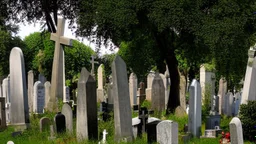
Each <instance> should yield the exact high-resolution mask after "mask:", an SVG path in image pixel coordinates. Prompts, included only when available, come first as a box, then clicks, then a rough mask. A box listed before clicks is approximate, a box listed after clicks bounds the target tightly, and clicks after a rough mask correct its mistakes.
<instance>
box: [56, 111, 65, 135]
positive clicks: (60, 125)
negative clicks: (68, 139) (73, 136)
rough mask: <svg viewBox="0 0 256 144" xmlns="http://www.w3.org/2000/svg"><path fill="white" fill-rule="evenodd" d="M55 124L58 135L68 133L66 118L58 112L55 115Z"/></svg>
mask: <svg viewBox="0 0 256 144" xmlns="http://www.w3.org/2000/svg"><path fill="white" fill-rule="evenodd" d="M54 122H55V126H56V132H57V133H64V132H66V118H65V116H64V115H63V114H62V113H61V112H58V113H57V114H56V115H55V117H54Z"/></svg>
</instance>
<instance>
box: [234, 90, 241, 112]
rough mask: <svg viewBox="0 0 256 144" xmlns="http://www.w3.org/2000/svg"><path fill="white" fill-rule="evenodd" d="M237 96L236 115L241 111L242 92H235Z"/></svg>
mask: <svg viewBox="0 0 256 144" xmlns="http://www.w3.org/2000/svg"><path fill="white" fill-rule="evenodd" d="M235 98H236V100H235V113H234V114H235V116H237V115H238V113H239V107H240V104H241V94H240V92H237V93H236V94H235Z"/></svg>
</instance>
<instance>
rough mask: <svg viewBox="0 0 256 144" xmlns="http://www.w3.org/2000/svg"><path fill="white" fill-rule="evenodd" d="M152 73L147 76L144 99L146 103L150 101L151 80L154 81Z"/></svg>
mask: <svg viewBox="0 0 256 144" xmlns="http://www.w3.org/2000/svg"><path fill="white" fill-rule="evenodd" d="M154 76H155V74H154V72H150V73H149V74H148V76H147V88H146V99H147V100H148V101H151V94H152V92H151V90H152V83H153V79H154Z"/></svg>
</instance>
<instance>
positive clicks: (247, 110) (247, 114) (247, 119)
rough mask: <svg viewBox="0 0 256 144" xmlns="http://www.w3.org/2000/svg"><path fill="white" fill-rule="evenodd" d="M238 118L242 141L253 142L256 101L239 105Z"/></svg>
mask: <svg viewBox="0 0 256 144" xmlns="http://www.w3.org/2000/svg"><path fill="white" fill-rule="evenodd" d="M239 118H240V120H241V122H242V127H243V135H244V139H246V140H249V141H255V140H256V139H255V136H256V121H255V120H256V101H248V104H241V105H240V112H239Z"/></svg>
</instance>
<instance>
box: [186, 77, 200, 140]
mask: <svg viewBox="0 0 256 144" xmlns="http://www.w3.org/2000/svg"><path fill="white" fill-rule="evenodd" d="M201 94H202V93H201V86H200V84H199V83H198V82H197V81H196V80H195V79H194V80H193V81H192V83H191V86H190V88H189V115H188V122H189V123H188V131H189V132H190V133H191V134H192V135H193V136H195V137H198V138H199V137H200V135H201V124H202V118H201V113H202V100H201V99H202V96H201Z"/></svg>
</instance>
